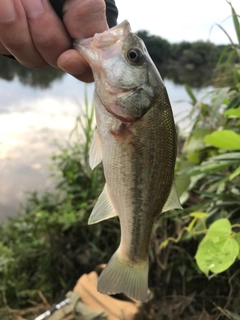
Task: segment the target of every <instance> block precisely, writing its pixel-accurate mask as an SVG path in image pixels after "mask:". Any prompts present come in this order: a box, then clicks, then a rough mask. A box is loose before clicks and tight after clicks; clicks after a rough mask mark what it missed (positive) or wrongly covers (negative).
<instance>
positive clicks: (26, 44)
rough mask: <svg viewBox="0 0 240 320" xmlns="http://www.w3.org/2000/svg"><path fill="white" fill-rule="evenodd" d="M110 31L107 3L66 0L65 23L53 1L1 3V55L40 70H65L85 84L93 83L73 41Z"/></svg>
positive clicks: (19, 0) (32, 0) (27, 0)
mask: <svg viewBox="0 0 240 320" xmlns="http://www.w3.org/2000/svg"><path fill="white" fill-rule="evenodd" d="M106 29H108V25H107V21H106V9H105V2H104V0H66V2H65V5H64V8H63V22H62V21H61V20H60V19H59V18H58V16H57V15H56V13H55V11H54V10H53V8H52V6H51V4H50V2H49V0H0V54H11V55H13V56H14V57H15V58H16V59H17V60H18V61H19V62H20V63H21V64H23V65H25V66H27V67H30V68H34V69H39V68H43V67H46V66H48V65H51V66H54V67H56V68H61V69H63V70H65V71H66V72H68V73H70V74H72V75H73V76H75V77H76V78H78V79H79V80H81V81H85V82H90V81H92V80H93V78H92V72H91V69H90V67H89V65H88V64H87V62H86V61H85V60H84V59H83V58H82V57H81V55H80V54H79V53H78V52H77V51H76V50H74V49H72V39H73V38H78V39H83V38H88V37H91V36H93V35H94V33H96V32H103V31H104V30H106Z"/></svg>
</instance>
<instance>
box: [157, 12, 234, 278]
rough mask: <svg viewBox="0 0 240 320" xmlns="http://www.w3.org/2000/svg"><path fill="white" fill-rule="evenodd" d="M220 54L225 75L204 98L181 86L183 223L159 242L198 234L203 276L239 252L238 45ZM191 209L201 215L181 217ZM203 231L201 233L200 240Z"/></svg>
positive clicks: (225, 266) (179, 177)
mask: <svg viewBox="0 0 240 320" xmlns="http://www.w3.org/2000/svg"><path fill="white" fill-rule="evenodd" d="M231 10H232V16H233V21H234V24H235V28H236V32H237V35H238V38H239V37H240V33H239V32H240V31H239V30H240V29H239V23H238V19H237V15H236V13H235V10H234V8H232V6H231ZM224 54H225V55H226V56H225V58H224V59H223V57H221V59H220V61H219V63H218V67H219V68H220V69H221V70H224V69H225V68H226V67H227V71H226V73H224V74H227V77H226V78H225V77H223V78H222V85H223V84H224V85H225V86H224V87H221V88H220V89H219V88H215V89H213V91H212V92H210V93H209V95H208V96H207V100H208V102H205V101H204V99H203V100H201V101H197V99H196V97H195V96H194V94H193V93H192V91H191V89H190V88H189V87H186V88H187V92H188V93H189V96H190V98H191V100H192V103H193V111H192V114H191V115H190V116H191V117H192V122H193V125H192V128H191V132H190V134H189V135H188V137H187V139H186V140H185V143H184V146H183V149H182V152H181V154H180V156H179V158H178V161H177V168H176V169H177V174H176V184H177V187H178V190H179V193H180V196H181V200H182V203H183V204H184V212H183V216H184V219H185V222H184V223H186V222H187V223H188V225H187V226H184V227H183V228H182V229H181V232H180V233H179V235H178V237H177V238H172V237H170V238H168V239H166V240H165V241H164V242H163V244H162V247H165V246H166V245H167V244H168V243H169V241H174V242H179V241H181V240H182V241H186V240H187V239H188V240H189V239H193V238H196V237H198V239H199V241H200V244H199V247H198V250H197V253H196V257H195V258H196V262H197V265H198V267H199V268H200V270H201V271H203V272H204V273H205V274H206V275H208V276H209V272H212V273H220V272H223V271H225V270H227V269H229V267H230V266H231V265H232V264H233V263H234V262H235V260H236V259H238V258H239V251H240V249H239V237H240V232H239V231H240V224H239V216H240V100H239V97H240V91H239V90H240V85H239V83H240V81H239V80H240V78H239V76H240V73H239V72H240V69H239V61H240V50H239V44H237V45H234V44H232V49H231V51H224ZM233 56H234V59H232V57H233ZM230 66H231V68H230ZM226 85H227V86H226ZM196 211H201V212H203V213H204V214H203V215H202V214H201V215H199V214H198V218H197V219H195V218H196V214H195V215H194V220H192V221H191V220H190V222H189V219H188V218H186V217H187V216H188V217H189V218H190V217H191V216H193V212H194V213H196ZM203 220H204V223H203ZM233 228H234V229H235V230H234V231H233ZM203 234H206V235H205V237H204V238H203V239H202V235H203ZM199 235H200V237H199Z"/></svg>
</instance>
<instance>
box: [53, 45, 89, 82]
mask: <svg viewBox="0 0 240 320" xmlns="http://www.w3.org/2000/svg"><path fill="white" fill-rule="evenodd" d="M57 64H58V67H59V68H60V69H62V70H64V71H66V72H68V73H70V74H71V75H73V76H74V77H75V78H77V79H79V80H81V81H84V82H92V81H93V75H92V70H91V68H90V67H89V65H88V63H87V62H86V61H85V60H84V59H83V57H82V56H81V55H80V54H79V53H78V52H77V51H76V50H73V49H71V50H67V51H65V52H64V53H63V54H62V55H60V57H59V58H58V61H57Z"/></svg>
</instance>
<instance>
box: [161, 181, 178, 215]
mask: <svg viewBox="0 0 240 320" xmlns="http://www.w3.org/2000/svg"><path fill="white" fill-rule="evenodd" d="M173 209H182V206H181V203H180V201H179V198H178V194H177V189H176V185H175V182H173V184H172V188H171V191H170V194H169V196H168V199H167V201H166V203H165V205H164V207H163V209H162V212H166V211H168V210H173Z"/></svg>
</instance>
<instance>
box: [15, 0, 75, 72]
mask: <svg viewBox="0 0 240 320" xmlns="http://www.w3.org/2000/svg"><path fill="white" fill-rule="evenodd" d="M21 1H22V4H23V6H24V9H25V11H26V15H27V19H28V25H29V29H30V33H31V37H32V40H33V43H34V45H35V48H36V49H37V51H38V52H39V53H40V54H41V56H42V57H43V58H44V60H45V61H47V62H48V63H49V64H50V65H52V66H55V67H57V58H58V57H59V55H60V54H61V53H63V52H64V51H65V50H67V49H70V48H71V47H72V40H71V38H70V37H69V35H68V33H67V31H66V29H65V28H64V25H63V23H62V21H61V20H60V19H59V18H58V16H57V15H56V13H55V11H54V10H53V8H52V7H51V5H50V3H49V1H48V0H35V1H33V0H21ZM39 2H41V7H39V9H38V10H36V3H39ZM75 23H76V21H75Z"/></svg>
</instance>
